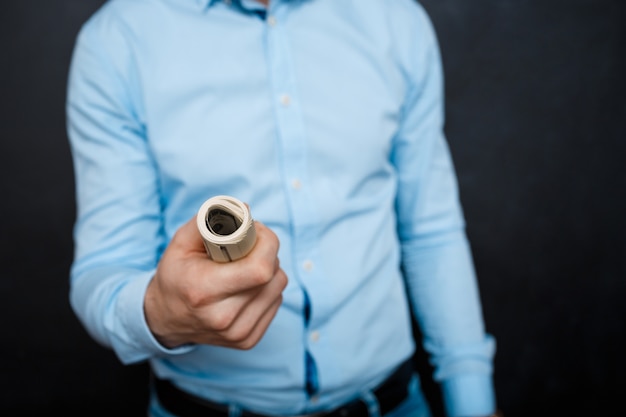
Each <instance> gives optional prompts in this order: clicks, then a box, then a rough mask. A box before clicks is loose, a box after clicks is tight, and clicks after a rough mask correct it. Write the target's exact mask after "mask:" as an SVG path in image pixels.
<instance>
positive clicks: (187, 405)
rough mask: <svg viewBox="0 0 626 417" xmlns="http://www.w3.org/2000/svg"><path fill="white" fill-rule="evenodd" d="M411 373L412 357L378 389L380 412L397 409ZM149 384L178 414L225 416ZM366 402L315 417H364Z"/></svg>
mask: <svg viewBox="0 0 626 417" xmlns="http://www.w3.org/2000/svg"><path fill="white" fill-rule="evenodd" d="M412 375H413V364H412V362H411V360H407V361H405V362H404V363H403V364H402V365H400V366H399V367H398V369H396V371H395V372H394V373H393V374H391V376H390V377H389V378H387V379H386V380H385V381H384V382H383V383H382V384H381V385H380V386H379V387H378V388H376V389H375V390H374V395H375V396H376V399H377V400H378V407H379V409H380V414H381V415H384V414H386V413H388V412H389V411H391V410H393V409H394V408H396V407H397V406H398V405H400V403H401V402H402V401H404V400H405V399H406V397H407V395H408V385H409V381H410V379H411V376H412ZM152 383H153V386H154V388H155V391H156V395H157V397H158V399H159V402H160V403H161V405H162V406H163V408H165V409H166V410H167V411H169V412H170V413H172V414H175V415H177V416H179V417H228V406H226V405H223V404H218V403H214V402H212V401H209V400H205V399H203V398H199V397H196V396H195V395H192V394H189V393H187V392H184V391H181V390H180V389H178V388H176V387H175V386H174V385H173V384H172V383H171V382H169V381H167V380H164V379H159V378H156V377H154V376H153V378H152ZM368 415H369V413H368V411H367V405H366V404H365V403H364V402H363V401H362V400H360V399H356V400H353V401H351V402H349V403H347V404H345V405H343V406H341V407H339V408H336V409H334V410H332V411H327V412H321V413H313V414H311V416H315V417H318V416H319V417H366V416H368ZM241 417H269V416H266V415H263V414H257V413H253V412H250V411H242V413H241Z"/></svg>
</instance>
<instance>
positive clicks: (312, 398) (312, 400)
mask: <svg viewBox="0 0 626 417" xmlns="http://www.w3.org/2000/svg"><path fill="white" fill-rule="evenodd" d="M319 400H320V397H319V396H317V395H314V396H312V397H311V402H312V403H313V404H317V403H318V402H319Z"/></svg>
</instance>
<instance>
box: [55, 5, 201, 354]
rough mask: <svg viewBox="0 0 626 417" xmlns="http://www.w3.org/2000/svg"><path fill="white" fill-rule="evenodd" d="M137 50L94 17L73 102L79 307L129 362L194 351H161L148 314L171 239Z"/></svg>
mask: <svg viewBox="0 0 626 417" xmlns="http://www.w3.org/2000/svg"><path fill="white" fill-rule="evenodd" d="M130 44H131V43H130V42H129V40H128V37H127V36H125V33H124V30H123V27H122V25H120V24H119V23H118V22H117V21H115V20H114V19H113V18H111V16H110V15H109V14H106V13H104V12H103V11H102V10H101V11H100V12H99V13H97V14H96V15H94V17H92V19H91V20H90V21H89V22H87V24H86V25H85V26H84V27H83V28H82V29H81V32H80V34H79V36H78V39H77V42H76V45H75V49H74V54H73V57H72V63H71V68H70V73H69V80H68V93H67V103H66V105H67V126H68V136H69V141H70V147H71V151H72V157H73V161H74V169H75V182H76V200H77V219H76V223H75V228H74V238H75V258H74V262H73V264H72V267H71V277H70V280H71V281H70V302H71V306H72V308H73V309H74V311H75V313H76V315H77V316H78V318H79V319H80V321H81V322H82V323H83V325H84V326H85V328H86V329H87V331H88V332H89V334H90V335H91V336H92V337H93V338H94V339H95V340H97V341H98V342H100V343H101V344H102V345H104V346H107V347H110V348H112V349H113V350H114V351H115V353H116V354H117V356H118V357H119V359H120V360H121V361H122V362H123V363H133V362H138V361H142V360H145V359H147V358H149V357H151V356H153V355H172V354H179V353H184V352H187V351H188V350H189V349H191V347H184V348H178V349H173V350H170V349H166V348H164V347H163V346H161V345H160V344H159V343H158V342H157V341H156V340H155V338H154V337H153V335H152V333H151V332H150V329H149V328H148V326H147V324H146V320H145V317H144V310H143V302H144V295H145V291H146V288H147V285H148V283H149V282H150V279H151V278H152V276H153V274H154V271H155V269H156V265H157V261H158V257H159V256H160V253H161V252H162V249H163V246H164V244H165V238H164V235H163V231H162V217H161V204H160V195H159V183H158V176H157V172H156V167H155V163H154V161H153V158H152V157H151V154H150V149H149V145H148V141H147V133H146V129H145V126H144V124H143V122H142V114H141V113H142V109H141V106H140V104H139V103H140V102H141V101H140V99H139V97H140V95H141V91H140V83H139V80H138V75H137V71H136V69H135V68H134V67H133V59H132V56H133V54H132V50H131V47H130V46H129V45H130Z"/></svg>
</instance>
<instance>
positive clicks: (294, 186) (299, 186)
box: [291, 178, 302, 190]
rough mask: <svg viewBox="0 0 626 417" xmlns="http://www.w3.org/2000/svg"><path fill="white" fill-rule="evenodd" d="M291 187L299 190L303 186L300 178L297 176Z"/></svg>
mask: <svg viewBox="0 0 626 417" xmlns="http://www.w3.org/2000/svg"><path fill="white" fill-rule="evenodd" d="M291 187H292V188H293V189H294V190H299V189H300V188H302V183H301V182H300V180H299V179H297V178H296V179H295V180H292V181H291Z"/></svg>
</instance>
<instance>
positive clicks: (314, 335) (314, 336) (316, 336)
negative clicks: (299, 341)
mask: <svg viewBox="0 0 626 417" xmlns="http://www.w3.org/2000/svg"><path fill="white" fill-rule="evenodd" d="M309 337H310V338H311V342H317V341H318V340H320V332H318V331H317V330H315V331H313V332H311V335H310V336H309Z"/></svg>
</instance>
